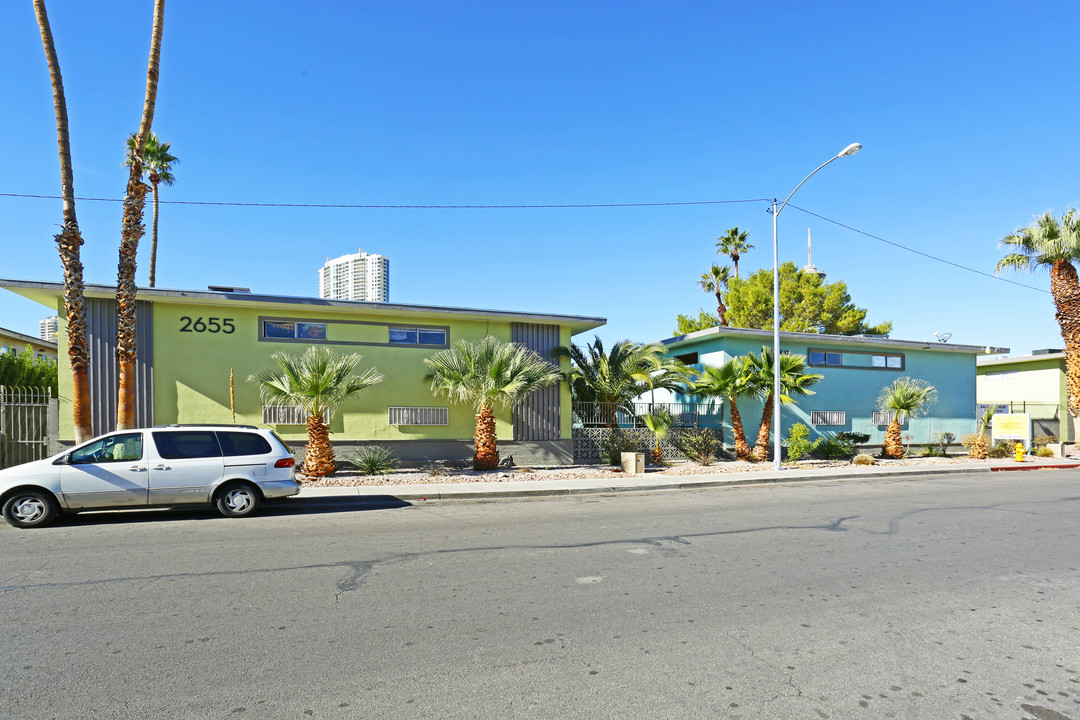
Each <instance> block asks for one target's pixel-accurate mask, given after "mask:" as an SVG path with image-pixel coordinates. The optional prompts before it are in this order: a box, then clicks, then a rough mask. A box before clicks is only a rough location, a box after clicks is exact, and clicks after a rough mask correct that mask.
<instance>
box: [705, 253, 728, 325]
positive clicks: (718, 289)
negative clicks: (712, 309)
mask: <svg viewBox="0 0 1080 720" xmlns="http://www.w3.org/2000/svg"><path fill="white" fill-rule="evenodd" d="M730 279H731V268H729V267H728V266H727V265H713V266H712V267H711V268H709V272H707V273H702V274H701V280H699V281H698V285H700V286H701V289H702V290H704V291H705V292H711V293H713V294H715V295H716V312H717V314H718V315H719V316H720V324H721V325H727V307H725V306H724V300H723V298H722V297H721V293H723V292H724V290H727V285H728V280H730Z"/></svg>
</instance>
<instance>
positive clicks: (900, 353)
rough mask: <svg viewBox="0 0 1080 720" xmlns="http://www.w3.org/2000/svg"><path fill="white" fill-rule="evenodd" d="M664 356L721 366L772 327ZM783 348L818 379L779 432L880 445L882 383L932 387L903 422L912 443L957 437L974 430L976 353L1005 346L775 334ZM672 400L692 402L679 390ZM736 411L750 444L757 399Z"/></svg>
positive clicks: (753, 346) (677, 340)
mask: <svg viewBox="0 0 1080 720" xmlns="http://www.w3.org/2000/svg"><path fill="white" fill-rule="evenodd" d="M661 343H662V344H663V345H664V346H665V354H666V355H669V356H671V357H675V358H678V359H680V360H682V361H683V362H684V363H686V364H687V365H691V366H695V367H697V368H698V369H699V370H700V369H701V368H703V367H704V366H706V365H711V366H716V367H719V366H720V365H723V364H724V363H725V362H727V361H728V360H729V359H731V358H733V357H735V356H738V355H745V354H746V353H748V352H754V353H759V352H761V348H762V346H767V347H768V348H769V349H770V350H771V349H772V332H771V331H769V330H750V329H745V328H730V327H714V328H709V329H707V330H701V331H699V332H695V333H690V334H689V335H680V336H678V337H673V338H668V339H667V340H663V341H661ZM780 351H781V352H782V353H784V352H790V353H793V354H796V355H804V356H806V358H807V364H808V365H809V371H810V372H814V373H820V374H821V375H823V376H824V377H823V379H822V380H821V381H820V382H818V383H817V384H816V385H815V386H814V387H813V390H814V392H815V394H814V395H810V396H808V397H804V398H797V399H796V403H797V404H794V405H786V406H784V407H783V410H782V413H781V415H782V430H781V432H782V434H783V436H784V437H785V438H786V437H787V430H788V428H790V427H791V425H792V424H793V423H796V422H801V423H803V424H805V425H807V426H808V427H809V428H810V430H811V438H813V437H818V436H827V437H831V436H833V435H835V434H836V433H839V432H845V431H850V432H860V433H866V434H868V435H869V436H870V440H869V443H868V444H871V445H880V444H881V443H882V441H883V440H884V437H885V428H886V426H887V425H888V422H889V418H888V416H887V414H885V413H879V412H877V408H876V401H877V398H878V395H879V394H880V393H881V390H882V388H884V387H885V386H886V385H889V384H891V383H892V382H893V380H895V379H896V378H898V377H904V376H907V377H912V378H919V379H921V380H925V381H927V382H929V383H930V384H931V385H933V386H934V387H935V388H937V401H936V402H934V403H933V405H931V406H930V408H929V413H927V414H926V415H923V416H922V417H919V418H914V419H907V420H906V421H905V423H904V424H903V425H902V426H901V428H902V430H903V433H904V434H905V435H907V436H910V442H911V443H912V444H918V443H926V442H932V441H933V440H934V439H935V438H936V437H937V435H938V434H939V433H941V432H951V433H953V434H954V435H955V436H956V438H957V441H959V439H960V437H961V436H963V435H966V434H969V433H973V432H975V422H976V421H975V358H976V357H977V356H978V355H983V354H986V353H988V352H989V353H1007V352H1008V349H1007V348H997V347H984V346H977V345H952V344H948V343H940V342H914V341H909V340H891V339H889V338H886V337H873V336H843V335H819V334H815V333H795V332H781V333H780ZM670 399H671V400H672V401H674V402H692V401H693V399H692V398H688V397H686V396H682V395H677V394H676V395H674V396H673V397H670ZM738 402H739V413H740V414H741V416H742V420H743V424H744V426H745V429H746V434H747V440H748V441H749V442H750V444H751V445H753V443H754V438H755V437H756V433H757V427H758V423H759V422H760V421H761V410H762V400H760V399H756V398H745V399H740V400H739V401H738ZM723 424H724V441H725V444H727V445H730V444H731V438H732V435H731V424H730V418H729V417H728V414H727V413H724V422H723Z"/></svg>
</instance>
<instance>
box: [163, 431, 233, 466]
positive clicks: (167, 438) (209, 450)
mask: <svg viewBox="0 0 1080 720" xmlns="http://www.w3.org/2000/svg"><path fill="white" fill-rule="evenodd" d="M153 435H154V444H155V445H157V450H158V455H160V456H161V457H163V458H164V459H166V460H181V459H184V458H207V457H221V448H220V447H219V446H218V441H217V438H216V437H215V436H214V431H212V430H178V431H176V432H156V433H153Z"/></svg>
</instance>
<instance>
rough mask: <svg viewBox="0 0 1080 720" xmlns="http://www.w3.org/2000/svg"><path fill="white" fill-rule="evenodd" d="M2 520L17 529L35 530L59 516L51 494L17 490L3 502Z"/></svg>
mask: <svg viewBox="0 0 1080 720" xmlns="http://www.w3.org/2000/svg"><path fill="white" fill-rule="evenodd" d="M3 512H4V519H5V520H7V521H8V524H9V525H14V526H15V527H17V528H36V527H41V526H42V525H48V524H49V523H51V522H52V521H53V520H54V519H55V518H56V516H57V515H59V514H60V508H59V506H58V505H57V503H56V498H54V497H53V494H52V493H50V492H46V491H45V490H32V489H28V490H19V491H17V492H15V493H13V494H12V495H11V496H10V497H8V499H7V500H6V501H5V502H4V511H3Z"/></svg>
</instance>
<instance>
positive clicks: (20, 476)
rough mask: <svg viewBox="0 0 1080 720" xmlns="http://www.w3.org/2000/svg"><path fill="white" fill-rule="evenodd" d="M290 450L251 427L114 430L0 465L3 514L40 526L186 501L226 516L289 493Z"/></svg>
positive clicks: (292, 482) (294, 485)
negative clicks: (69, 515) (69, 516)
mask: <svg viewBox="0 0 1080 720" xmlns="http://www.w3.org/2000/svg"><path fill="white" fill-rule="evenodd" d="M295 472H296V468H295V461H294V460H293V455H292V451H291V450H290V449H289V447H288V446H287V445H286V444H285V442H284V441H283V440H281V438H279V437H278V436H277V435H276V434H275V433H274V431H272V430H267V429H260V428H256V427H253V426H251V425H165V426H159V427H154V428H144V429H139V430H120V431H117V432H113V433H109V434H108V435H102V436H101V437H98V438H94V439H93V440H91V441H90V442H87V443H83V444H82V445H79V446H78V447H76V448H74V449H72V450H67V451H65V452H62V453H60V454H59V455H55V456H53V457H51V458H47V459H45V460H36V461H34V462H28V463H25V464H23V465H16V466H15V467H11V468H7V469H6V470H0V504H2V505H3V513H4V519H5V520H7V521H8V523H10V524H11V525H14V526H15V527H20V528H32V527H40V526H42V525H45V524H47V523H49V522H51V521H52V520H53V519H55V518H56V516H57V515H58V514H60V513H62V512H78V511H80V510H99V509H103V508H136V507H151V506H170V505H181V504H190V503H212V504H215V505H216V506H217V508H218V510H219V511H220V512H221V514H222V515H225V516H226V517H244V516H245V515H250V514H252V513H253V512H255V511H256V510H257V509H258V507H259V505H260V503H261V502H262V501H263V500H273V499H277V498H284V497H288V496H290V495H296V494H297V493H298V492H300V483H298V482H297V481H296V477H295Z"/></svg>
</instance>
